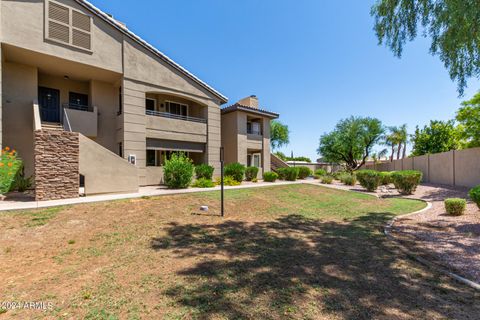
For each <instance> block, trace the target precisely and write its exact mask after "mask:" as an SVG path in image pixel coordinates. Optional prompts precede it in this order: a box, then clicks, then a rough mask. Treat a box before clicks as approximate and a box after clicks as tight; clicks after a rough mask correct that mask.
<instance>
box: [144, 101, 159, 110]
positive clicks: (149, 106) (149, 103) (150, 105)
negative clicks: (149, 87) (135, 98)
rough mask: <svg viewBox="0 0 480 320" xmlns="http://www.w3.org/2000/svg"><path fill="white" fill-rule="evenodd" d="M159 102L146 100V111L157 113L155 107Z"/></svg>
mask: <svg viewBox="0 0 480 320" xmlns="http://www.w3.org/2000/svg"><path fill="white" fill-rule="evenodd" d="M156 104H157V101H156V100H155V99H150V98H146V99H145V109H146V110H148V111H155V106H156Z"/></svg>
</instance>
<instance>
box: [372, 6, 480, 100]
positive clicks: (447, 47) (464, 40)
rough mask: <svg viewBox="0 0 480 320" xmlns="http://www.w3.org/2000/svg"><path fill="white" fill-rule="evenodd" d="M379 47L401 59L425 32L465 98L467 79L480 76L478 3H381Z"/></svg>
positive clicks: (375, 9) (377, 12)
mask: <svg viewBox="0 0 480 320" xmlns="http://www.w3.org/2000/svg"><path fill="white" fill-rule="evenodd" d="M371 14H372V16H373V17H374V18H375V26H374V30H375V32H376V35H377V38H378V41H379V44H383V43H385V44H386V46H387V47H389V48H390V49H391V50H392V51H393V53H394V55H395V56H397V57H401V55H402V51H403V47H404V45H405V44H406V42H407V41H412V40H414V39H415V38H416V37H417V35H418V32H419V31H421V33H422V35H423V36H424V37H430V38H431V41H432V42H431V46H430V53H431V54H432V55H438V56H439V57H440V60H441V61H442V62H443V64H444V65H445V68H446V69H447V70H448V72H449V74H450V78H451V79H452V80H453V81H456V82H457V84H458V91H459V93H460V94H461V95H462V94H463V90H464V88H465V87H466V84H467V79H468V78H470V77H479V75H480V59H479V58H478V57H479V56H480V35H479V30H480V18H479V16H480V5H479V2H478V0H377V2H376V4H375V5H373V7H372V10H371Z"/></svg>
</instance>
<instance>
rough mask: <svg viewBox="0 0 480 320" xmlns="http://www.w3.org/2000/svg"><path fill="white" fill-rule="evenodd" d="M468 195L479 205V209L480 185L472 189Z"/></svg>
mask: <svg viewBox="0 0 480 320" xmlns="http://www.w3.org/2000/svg"><path fill="white" fill-rule="evenodd" d="M468 195H469V196H470V199H472V201H473V202H475V203H476V204H477V206H478V208H480V185H478V186H476V187H473V188H472V189H470V191H469V192H468Z"/></svg>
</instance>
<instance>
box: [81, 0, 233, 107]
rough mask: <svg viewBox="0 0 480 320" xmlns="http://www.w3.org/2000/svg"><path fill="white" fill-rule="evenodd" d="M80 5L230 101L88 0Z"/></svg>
mask: <svg viewBox="0 0 480 320" xmlns="http://www.w3.org/2000/svg"><path fill="white" fill-rule="evenodd" d="M75 1H76V2H77V3H78V4H80V5H81V6H83V7H84V8H86V9H88V10H89V11H91V12H93V13H94V14H95V15H97V16H98V17H100V18H101V19H103V20H104V21H106V22H107V23H109V24H110V25H112V26H113V27H114V28H116V29H117V30H119V31H120V32H122V33H123V34H125V35H127V36H129V37H130V38H131V39H133V40H135V41H136V42H137V43H138V44H140V45H141V46H143V47H144V48H146V49H147V50H149V51H151V52H152V53H153V54H155V55H156V56H157V57H159V58H160V59H162V60H163V61H165V62H166V63H168V64H169V65H170V66H172V67H173V68H175V69H177V70H178V71H180V72H181V73H183V74H184V75H186V76H187V77H189V78H190V79H191V80H193V81H195V82H196V83H197V84H199V85H200V86H201V87H203V88H204V89H206V90H207V91H209V92H210V93H212V94H214V95H215V96H216V97H217V98H219V99H220V100H221V102H222V103H226V102H227V101H228V98H227V97H226V96H224V95H222V94H221V93H220V92H218V91H216V90H215V89H213V88H212V87H210V86H209V85H208V84H206V83H205V82H203V81H202V80H200V79H199V78H198V77H196V76H195V75H194V74H192V73H191V72H189V71H188V70H187V69H185V68H184V67H182V66H181V65H179V64H178V63H176V62H175V61H173V60H172V59H170V58H169V57H168V56H167V55H166V54H164V53H163V52H161V51H160V50H158V49H157V48H155V47H154V46H152V45H151V44H149V43H148V42H147V41H145V40H143V39H142V38H141V37H139V36H137V35H136V34H135V33H133V32H132V31H130V30H129V29H127V28H126V26H125V25H124V24H122V23H121V22H119V21H117V20H115V19H114V18H112V17H111V16H109V15H108V14H106V13H105V12H103V11H102V10H100V9H99V8H97V7H96V6H94V5H93V4H91V3H90V2H88V1H87V0H75Z"/></svg>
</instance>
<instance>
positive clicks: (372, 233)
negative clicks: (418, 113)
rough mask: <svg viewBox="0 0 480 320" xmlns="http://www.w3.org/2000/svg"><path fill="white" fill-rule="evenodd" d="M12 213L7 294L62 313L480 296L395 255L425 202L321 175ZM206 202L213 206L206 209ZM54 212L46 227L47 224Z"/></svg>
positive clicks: (246, 311)
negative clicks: (313, 180) (400, 217)
mask: <svg viewBox="0 0 480 320" xmlns="http://www.w3.org/2000/svg"><path fill="white" fill-rule="evenodd" d="M226 199H227V202H226V213H227V216H226V218H224V219H222V218H220V217H218V216H216V215H215V214H217V213H218V209H219V203H218V200H219V194H218V193H217V192H208V193H198V194H184V195H174V196H163V197H156V198H148V199H135V200H128V201H116V202H107V203H97V204H85V205H77V206H72V207H65V208H61V209H59V210H58V212H56V213H55V214H51V213H46V215H48V216H49V218H48V219H46V220H44V221H42V224H41V225H37V226H31V225H28V222H29V221H31V220H32V219H33V218H38V215H39V214H40V212H41V211H34V212H30V213H7V214H3V215H2V216H0V226H1V229H2V233H1V236H0V247H1V248H9V249H8V250H0V259H1V261H2V268H1V269H0V276H1V277H2V280H3V290H2V291H1V292H0V300H2V301H5V300H20V301H25V300H27V301H29V300H44V301H52V302H53V303H54V305H55V309H54V310H51V311H49V312H46V313H43V312H38V311H37V312H34V311H28V312H27V311H12V310H9V311H7V312H6V313H5V314H3V315H2V316H3V317H19V318H33V319H35V318H38V319H42V318H45V317H48V318H51V319H70V318H85V319H141V318H143V319H289V318H291V319H337V318H338V319H344V318H348V319H362V318H363V319H370V318H392V317H394V318H405V319H418V318H468V317H469V316H470V315H475V314H478V312H479V311H480V310H479V307H478V304H475V299H476V297H475V296H474V293H473V292H472V291H471V290H469V289H467V288H465V287H463V286H461V285H458V284H456V283H453V282H451V281H450V280H448V279H447V278H445V277H443V276H441V275H439V274H436V273H434V272H431V271H430V270H427V269H425V268H424V267H422V266H420V265H418V264H416V263H413V262H411V261H409V260H408V259H406V258H405V257H404V256H403V255H401V254H400V253H397V252H395V248H394V247H390V244H389V243H388V242H386V241H385V238H384V237H383V235H382V233H381V227H382V226H383V224H384V223H385V221H386V220H387V219H390V218H391V217H392V216H394V215H396V214H400V213H406V212H410V211H415V210H418V209H420V208H422V207H423V206H424V204H423V203H422V202H419V201H413V200H404V199H385V200H380V199H377V198H375V197H372V196H368V195H362V194H356V193H351V192H344V191H338V190H332V189H326V188H322V187H318V186H312V185H287V186H274V187H268V188H256V189H242V190H229V191H228V192H227V197H226ZM200 205H208V206H209V207H210V211H209V212H208V213H207V214H201V213H200V212H199V210H198V208H199V207H200ZM43 222H45V223H43Z"/></svg>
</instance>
